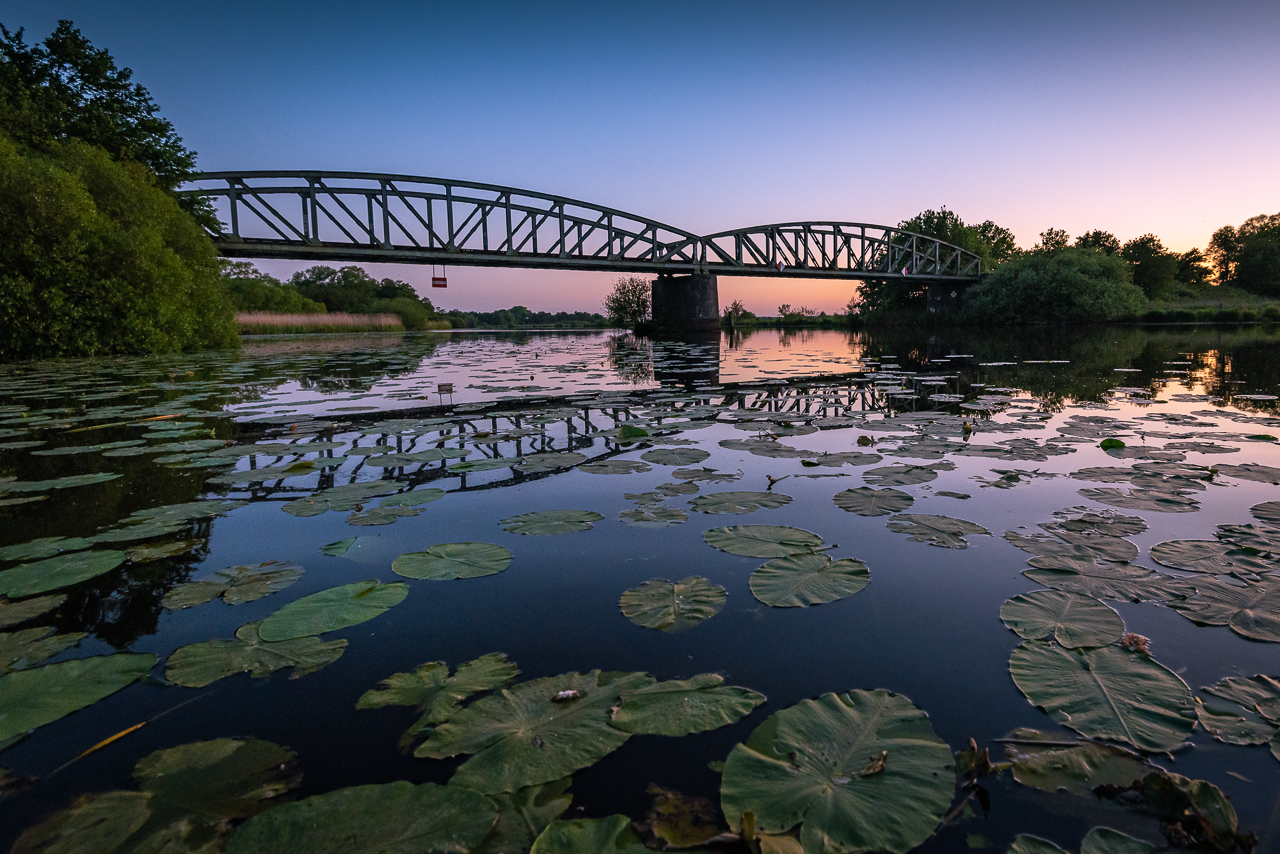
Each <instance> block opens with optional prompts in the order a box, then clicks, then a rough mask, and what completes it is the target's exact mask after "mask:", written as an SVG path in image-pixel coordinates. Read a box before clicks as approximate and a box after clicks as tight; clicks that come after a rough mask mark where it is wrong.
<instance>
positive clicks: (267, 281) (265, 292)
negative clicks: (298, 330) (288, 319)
mask: <svg viewBox="0 0 1280 854" xmlns="http://www.w3.org/2000/svg"><path fill="white" fill-rule="evenodd" d="M222 284H223V286H224V287H225V288H226V289H227V293H228V295H229V296H230V297H231V304H232V305H233V306H235V309H236V311H279V312H287V313H291V314H319V313H322V312H324V310H325V307H324V304H323V303H320V302H316V301H315V300H309V299H307V298H306V297H304V296H303V295H302V294H300V293H298V289H297V288H295V287H293V286H292V285H286V284H285V283H284V282H282V281H280V280H279V279H277V278H276V277H275V276H272V275H268V274H267V273H264V272H262V271H261V270H259V269H258V268H257V267H255V266H253V265H252V264H250V263H249V262H248V261H237V262H235V263H231V262H226V261H224V262H223V265H222Z"/></svg>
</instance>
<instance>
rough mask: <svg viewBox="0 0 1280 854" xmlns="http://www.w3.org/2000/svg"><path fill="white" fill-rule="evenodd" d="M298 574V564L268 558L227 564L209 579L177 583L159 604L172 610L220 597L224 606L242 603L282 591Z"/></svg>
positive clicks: (300, 574) (201, 603)
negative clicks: (246, 563) (252, 564)
mask: <svg viewBox="0 0 1280 854" xmlns="http://www.w3.org/2000/svg"><path fill="white" fill-rule="evenodd" d="M302 574H303V569H302V567H300V566H298V564H296V563H291V562H289V561H283V560H269V561H267V562H265V563H261V564H258V565H257V566H229V567H227V568H226V569H220V570H218V571H217V572H215V573H214V574H213V576H212V577H211V578H208V579H204V580H200V581H188V582H187V583H186V584H179V585H178V586H177V587H175V588H173V589H172V590H170V591H169V592H168V593H167V594H165V597H164V598H163V599H161V600H160V604H162V605H164V606H165V607H166V608H169V609H171V610H175V611H176V610H181V609H183V608H190V607H192V606H193V605H203V604H204V603H206V602H212V601H213V600H214V599H217V598H218V597H219V596H221V597H222V601H224V602H226V603H227V604H228V605H242V604H244V603H245V602H255V601H257V600H258V599H261V598H263V597H265V596H270V595H271V594H272V593H276V592H278V591H280V590H284V589H285V588H286V587H289V586H290V585H292V584H295V583H296V582H297V581H298V579H300V578H302Z"/></svg>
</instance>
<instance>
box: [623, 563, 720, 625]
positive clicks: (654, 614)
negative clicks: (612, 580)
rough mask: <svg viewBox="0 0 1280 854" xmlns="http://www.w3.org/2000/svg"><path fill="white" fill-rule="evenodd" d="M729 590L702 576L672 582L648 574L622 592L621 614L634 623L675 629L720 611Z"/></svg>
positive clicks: (693, 623)
mask: <svg viewBox="0 0 1280 854" xmlns="http://www.w3.org/2000/svg"><path fill="white" fill-rule="evenodd" d="M728 595H729V594H728V593H726V592H725V589H724V588H723V587H719V586H717V585H714V584H712V583H711V582H709V581H707V579H705V578H701V577H699V576H696V575H691V576H689V577H688V578H682V579H680V580H679V581H677V582H675V583H672V582H670V581H665V580H663V579H660V578H652V579H650V580H648V581H646V582H645V583H644V584H641V585H640V586H639V587H634V588H632V589H630V590H628V591H626V592H625V593H623V594H622V598H621V599H619V600H618V605H619V607H621V609H622V614H623V616H625V617H626V618H627V619H628V620H630V621H631V622H633V623H635V624H636V625H637V626H643V627H644V628H646V629H661V630H662V631H664V632H679V631H684V630H685V629H688V628H692V627H693V626H695V625H697V624H698V623H700V622H702V621H703V620H706V619H710V618H711V617H714V616H715V615H716V614H718V613H720V609H721V608H723V607H724V602H725V598H726V597H727V596H728Z"/></svg>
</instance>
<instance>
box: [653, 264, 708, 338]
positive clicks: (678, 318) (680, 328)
mask: <svg viewBox="0 0 1280 854" xmlns="http://www.w3.org/2000/svg"><path fill="white" fill-rule="evenodd" d="M652 300H653V323H654V326H656V327H657V328H658V329H660V330H662V331H663V332H674V333H683V332H709V331H711V330H718V329H719V328H720V293H719V290H718V289H717V287H716V276H715V274H714V273H692V274H690V275H688V276H673V275H668V274H665V273H663V274H660V275H659V276H658V278H656V279H654V281H653V291H652Z"/></svg>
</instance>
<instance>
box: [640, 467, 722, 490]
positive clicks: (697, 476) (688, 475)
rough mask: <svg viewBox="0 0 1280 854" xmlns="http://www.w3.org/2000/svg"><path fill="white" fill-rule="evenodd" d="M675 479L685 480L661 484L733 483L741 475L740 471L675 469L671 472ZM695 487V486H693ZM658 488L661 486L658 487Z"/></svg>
mask: <svg viewBox="0 0 1280 854" xmlns="http://www.w3.org/2000/svg"><path fill="white" fill-rule="evenodd" d="M671 476H672V477H674V478H675V479H676V480H683V481H685V483H684V484H663V486H668V487H674V486H684V487H685V488H686V489H687V488H688V487H689V486H692V485H693V484H695V483H733V482H734V481H735V480H738V479H739V478H741V477H742V472H741V471H720V470H719V469H709V468H705V467H704V468H700V469H676V470H675V471H673V472H672V473H671ZM694 488H695V489H696V488H697V487H694ZM658 489H659V490H661V489H662V486H659V487H658Z"/></svg>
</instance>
